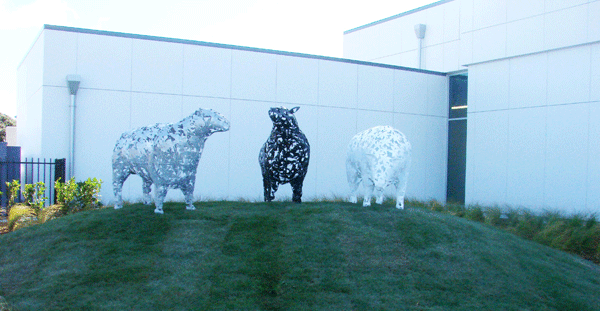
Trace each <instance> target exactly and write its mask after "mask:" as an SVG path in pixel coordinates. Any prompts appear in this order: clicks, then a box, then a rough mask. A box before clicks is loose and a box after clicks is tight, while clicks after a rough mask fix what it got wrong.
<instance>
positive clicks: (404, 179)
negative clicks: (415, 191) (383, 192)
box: [396, 160, 410, 209]
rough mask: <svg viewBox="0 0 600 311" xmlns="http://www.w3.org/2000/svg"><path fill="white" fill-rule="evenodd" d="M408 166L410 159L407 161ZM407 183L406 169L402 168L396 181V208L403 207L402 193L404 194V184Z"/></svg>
mask: <svg viewBox="0 0 600 311" xmlns="http://www.w3.org/2000/svg"><path fill="white" fill-rule="evenodd" d="M408 166H409V167H410V160H409V161H408ZM407 183H408V170H403V171H402V172H401V173H400V176H399V177H398V182H397V183H396V208H398V209H404V195H405V194H406V184H407Z"/></svg>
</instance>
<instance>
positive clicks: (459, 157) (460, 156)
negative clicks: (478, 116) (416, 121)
mask: <svg viewBox="0 0 600 311" xmlns="http://www.w3.org/2000/svg"><path fill="white" fill-rule="evenodd" d="M449 92H450V94H449V101H450V103H449V120H448V179H447V186H446V187H447V188H446V200H447V201H448V202H453V203H461V204H464V203H465V175H466V167H467V76H451V77H450V86H449Z"/></svg>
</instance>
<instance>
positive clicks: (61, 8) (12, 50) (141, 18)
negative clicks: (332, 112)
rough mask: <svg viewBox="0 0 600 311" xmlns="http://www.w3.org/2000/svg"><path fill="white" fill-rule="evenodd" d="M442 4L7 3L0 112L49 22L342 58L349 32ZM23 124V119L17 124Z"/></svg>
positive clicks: (376, 0)
mask: <svg viewBox="0 0 600 311" xmlns="http://www.w3.org/2000/svg"><path fill="white" fill-rule="evenodd" d="M433 2H436V1H435V0H368V1H339V0H337V1H333V0H331V1H330V0H303V1H281V0H245V1H244V0H169V1H164V0H162V1H155V0H143V1H142V0H0V112H2V113H5V114H7V115H9V116H11V117H15V116H17V107H16V102H17V99H16V98H17V68H18V66H19V65H20V63H21V61H22V60H23V59H24V58H25V55H26V54H27V52H28V51H29V49H30V48H31V46H32V45H33V43H34V41H35V40H36V38H37V36H38V35H39V33H40V31H41V30H42V28H43V26H44V24H50V25H57V26H69V27H78V28H88V29H95V30H107V31H116V32H124V33H132V34H140V35H150V36H159V37H169V38H177V39H188V40H197V41H206V42H215V43H224V44H232V45H240V46H248V47H256V48H264V49H273V50H280V51H288V52H298V53H306V54H314V55H322V56H332V57H343V53H342V51H343V33H344V31H346V30H350V29H353V28H356V27H359V26H362V25H365V24H368V23H371V22H374V21H377V20H380V19H383V18H386V17H389V16H393V15H396V14H399V13H403V12H406V11H409V10H412V9H415V8H418V7H421V6H424V5H427V4H430V3H433ZM17 121H18V120H17Z"/></svg>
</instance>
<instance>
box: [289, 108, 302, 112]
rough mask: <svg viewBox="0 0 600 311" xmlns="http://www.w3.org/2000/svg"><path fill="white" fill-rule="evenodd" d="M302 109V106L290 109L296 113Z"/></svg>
mask: <svg viewBox="0 0 600 311" xmlns="http://www.w3.org/2000/svg"><path fill="white" fill-rule="evenodd" d="M299 109H300V107H294V108H292V109H290V112H291V113H296V111H298V110H299Z"/></svg>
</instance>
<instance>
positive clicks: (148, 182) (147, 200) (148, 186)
mask: <svg viewBox="0 0 600 311" xmlns="http://www.w3.org/2000/svg"><path fill="white" fill-rule="evenodd" d="M150 191H152V179H150V178H144V184H143V186H142V192H143V193H144V204H146V205H150V204H152V196H151V195H150Z"/></svg>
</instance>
